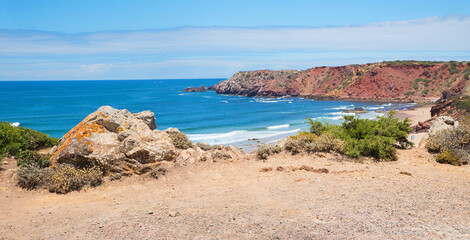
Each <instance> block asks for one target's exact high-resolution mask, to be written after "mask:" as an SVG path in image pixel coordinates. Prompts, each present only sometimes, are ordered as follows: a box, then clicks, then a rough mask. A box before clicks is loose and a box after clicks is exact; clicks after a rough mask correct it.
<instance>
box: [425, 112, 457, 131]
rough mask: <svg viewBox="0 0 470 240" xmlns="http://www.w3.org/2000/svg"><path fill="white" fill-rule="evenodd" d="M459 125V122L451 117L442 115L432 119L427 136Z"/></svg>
mask: <svg viewBox="0 0 470 240" xmlns="http://www.w3.org/2000/svg"><path fill="white" fill-rule="evenodd" d="M458 126H459V122H458V121H455V120H454V119H453V118H452V117H449V116H442V117H439V118H437V119H436V120H434V121H433V122H432V124H431V127H430V128H429V136H433V135H435V134H436V133H438V132H440V131H442V130H445V129H452V128H456V127H458Z"/></svg>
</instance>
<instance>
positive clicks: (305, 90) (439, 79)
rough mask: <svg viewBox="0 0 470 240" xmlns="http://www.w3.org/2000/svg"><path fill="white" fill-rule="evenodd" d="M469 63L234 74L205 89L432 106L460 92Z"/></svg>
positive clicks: (390, 64) (425, 63)
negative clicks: (431, 104) (443, 94)
mask: <svg viewBox="0 0 470 240" xmlns="http://www.w3.org/2000/svg"><path fill="white" fill-rule="evenodd" d="M468 72H470V67H469V63H465V62H463V63H457V62H383V63H373V64H364V65H348V66H339V67H315V68H311V69H308V70H305V71H294V70H284V71H269V70H259V71H250V72H238V73H236V74H234V75H233V76H232V77H231V78H229V79H227V80H225V81H222V82H220V83H218V84H216V85H214V86H211V87H210V88H209V89H211V90H214V91H216V92H217V93H219V94H237V95H244V96H267V97H278V96H286V95H291V96H302V97H309V98H315V99H321V100H324V99H326V100H334V99H351V100H383V101H392V100H393V101H435V100H437V99H439V98H440V97H441V96H442V92H443V91H444V90H448V91H447V95H448V96H453V95H455V94H456V92H460V91H463V90H462V89H464V88H465V86H466V85H467V79H466V78H465V74H466V73H468Z"/></svg>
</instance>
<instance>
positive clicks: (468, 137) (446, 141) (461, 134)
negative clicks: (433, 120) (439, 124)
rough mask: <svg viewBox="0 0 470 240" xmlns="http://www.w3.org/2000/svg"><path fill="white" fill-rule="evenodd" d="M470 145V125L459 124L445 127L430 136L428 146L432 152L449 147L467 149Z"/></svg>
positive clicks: (441, 150)
mask: <svg viewBox="0 0 470 240" xmlns="http://www.w3.org/2000/svg"><path fill="white" fill-rule="evenodd" d="M469 145H470V127H468V126H459V127H456V128H452V129H444V130H442V131H440V132H438V133H437V134H435V135H433V136H430V137H429V139H428V141H427V143H426V148H427V149H428V150H429V151H431V152H443V151H445V150H449V149H466V148H468V146H469Z"/></svg>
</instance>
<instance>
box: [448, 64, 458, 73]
mask: <svg viewBox="0 0 470 240" xmlns="http://www.w3.org/2000/svg"><path fill="white" fill-rule="evenodd" d="M449 72H450V73H452V74H456V73H459V72H460V70H459V69H458V68H457V63H456V62H455V61H450V67H449Z"/></svg>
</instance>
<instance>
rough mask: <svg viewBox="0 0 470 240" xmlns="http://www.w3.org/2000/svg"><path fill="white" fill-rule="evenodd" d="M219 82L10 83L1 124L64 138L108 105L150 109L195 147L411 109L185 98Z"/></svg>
mask: <svg viewBox="0 0 470 240" xmlns="http://www.w3.org/2000/svg"><path fill="white" fill-rule="evenodd" d="M221 80H224V79H180V80H112V81H109V80H108V81H14V82H13V81H12V82H9V81H7V82H5V81H4V82H0V121H8V122H12V123H19V124H20V126H25V127H28V128H32V129H35V130H37V131H41V132H44V133H47V134H49V135H51V136H54V137H58V138H60V137H62V136H63V135H64V134H65V133H66V132H67V131H69V130H70V129H71V128H72V127H74V126H75V125H76V124H77V123H79V122H80V121H81V120H82V119H83V118H85V117H86V116H87V115H88V114H90V113H92V112H94V111H95V110H96V109H98V108H99V107H100V106H102V105H110V106H112V107H114V108H118V109H128V110H129V111H131V112H133V113H134V112H139V111H144V110H150V111H152V112H154V113H155V115H156V122H157V128H158V129H161V130H164V129H166V128H168V127H176V128H178V129H180V130H181V131H182V132H184V133H186V134H188V135H189V137H190V138H191V139H192V140H193V141H203V142H208V143H211V144H219V143H222V144H234V145H237V144H241V143H243V142H246V141H247V140H248V139H253V138H257V139H259V140H260V141H262V142H269V141H275V140H277V139H280V138H283V137H285V136H287V135H293V134H295V133H296V132H298V131H300V130H304V129H307V128H308V126H307V124H306V123H305V118H306V117H310V118H314V119H317V120H324V121H329V122H330V123H332V124H337V123H339V122H340V120H341V116H342V115H343V113H342V112H341V110H344V109H352V108H354V107H363V108H365V109H368V110H370V112H369V113H366V114H361V117H366V118H373V117H375V116H377V115H380V113H375V112H374V110H377V109H383V110H388V109H391V108H395V109H397V108H407V107H410V106H411V105H408V104H378V103H370V102H351V101H314V100H311V99H302V98H276V99H268V98H254V97H242V96H231V95H217V94H216V93H215V92H211V91H208V92H205V93H183V92H181V90H183V89H184V88H186V87H190V86H201V85H203V84H204V85H205V86H211V85H214V84H216V83H218V82H219V81H221Z"/></svg>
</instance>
